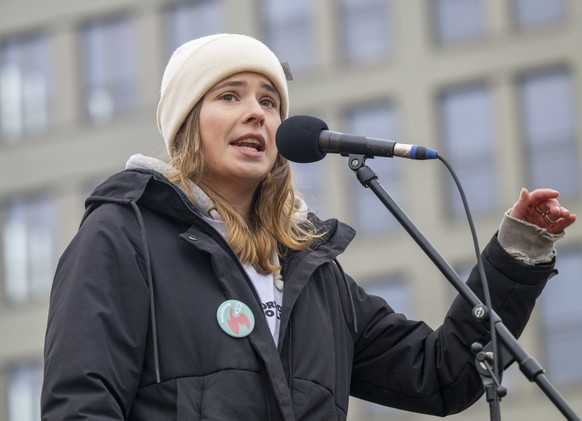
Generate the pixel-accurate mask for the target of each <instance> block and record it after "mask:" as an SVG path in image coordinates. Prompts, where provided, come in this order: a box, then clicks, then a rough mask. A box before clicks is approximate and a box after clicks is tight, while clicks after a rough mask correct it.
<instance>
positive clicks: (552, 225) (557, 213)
mask: <svg viewBox="0 0 582 421" xmlns="http://www.w3.org/2000/svg"><path fill="white" fill-rule="evenodd" d="M559 195H560V193H559V192H558V191H556V190H553V189H537V190H534V191H532V192H528V190H527V189H525V188H523V189H521V192H520V194H519V198H518V200H517V202H516V203H515V205H514V206H513V208H512V209H511V212H510V215H511V216H513V217H515V218H518V219H521V220H523V221H526V222H529V223H532V224H535V225H537V226H539V227H540V228H544V229H546V230H547V231H548V232H551V233H553V234H559V233H561V232H562V231H564V229H566V228H567V227H569V226H570V225H572V224H573V223H574V222H575V221H576V215H574V214H572V213H571V212H570V211H569V210H568V209H566V208H565V207H563V206H561V205H560V202H559V201H558V199H557V198H558V196H559Z"/></svg>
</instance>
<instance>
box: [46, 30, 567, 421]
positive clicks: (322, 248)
mask: <svg viewBox="0 0 582 421" xmlns="http://www.w3.org/2000/svg"><path fill="white" fill-rule="evenodd" d="M288 107H289V106H288V93H287V84H286V79H285V74H284V71H283V70H282V68H281V65H280V63H279V62H278V60H277V58H276V57H275V55H274V54H273V53H272V52H271V51H270V50H269V49H268V48H267V47H266V46H264V45H263V44H262V43H260V42H259V41H257V40H255V39H253V38H250V37H247V36H243V35H230V34H221V35H213V36H209V37H204V38H201V39H198V40H194V41H191V42H189V43H186V44H184V45H183V46H181V47H180V48H178V50H176V52H175V53H174V54H173V56H172V58H171V59H170V61H169V63H168V66H167V67H166V70H165V73H164V77H163V80H162V89H161V99H160V103H159V106H158V126H159V128H160V131H161V133H162V135H163V137H164V140H165V142H166V146H167V149H168V153H169V156H170V161H169V163H166V162H164V161H161V160H158V159H155V158H149V157H145V156H142V155H135V156H133V157H131V158H130V160H129V161H128V164H127V170H126V171H123V172H121V173H118V174H115V175H113V176H112V177H111V178H110V179H109V180H107V181H105V182H104V183H103V184H102V185H101V186H99V187H98V188H97V189H96V190H95V191H94V192H93V194H92V195H91V197H89V198H88V200H87V210H86V213H85V216H84V218H83V221H82V224H81V227H80V229H79V232H78V234H77V235H76V236H75V238H74V239H73V240H72V242H71V244H70V246H69V247H68V248H67V250H66V251H65V253H64V255H63V257H62V258H61V260H60V262H59V267H58V269H57V272H56V275H55V280H54V285H53V290H52V293H51V307H50V314H49V321H48V329H47V336H46V348H45V381H44V386H43V392H42V412H43V420H68V419H86V420H90V419H99V420H102V419H108V420H182V419H188V420H201V419H209V420H234V419H236V420H332V419H337V420H343V419H346V416H347V410H348V397H349V395H350V394H351V395H353V396H357V397H360V398H362V399H367V400H370V401H373V402H377V403H380V404H384V405H389V406H394V407H398V408H402V409H406V410H411V411H417V412H425V413H430V414H435V415H446V414H449V413H454V412H458V411H461V410H462V409H464V408H466V407H467V406H469V405H470V404H471V403H473V402H474V401H475V400H476V399H477V398H478V397H479V396H480V395H481V393H482V386H481V380H480V377H479V375H478V374H477V373H476V371H475V370H474V356H473V355H472V354H471V351H470V345H471V344H472V343H473V342H476V341H479V342H482V343H486V342H487V341H488V337H489V334H488V326H487V325H486V324H481V323H479V322H476V321H475V320H473V319H472V317H471V311H470V308H469V306H468V305H467V304H466V303H465V302H464V301H463V300H461V299H457V300H455V302H454V303H453V305H452V307H451V309H450V311H449V313H448V314H447V317H446V318H445V320H444V322H443V325H442V326H441V327H440V328H439V329H437V330H436V331H433V330H432V329H430V328H429V327H428V326H427V325H426V324H424V323H422V322H417V321H411V320H407V319H406V318H405V317H404V316H402V315H399V314H396V313H394V311H393V310H392V309H391V308H390V307H389V306H388V305H387V304H386V303H385V302H384V301H383V300H382V299H380V298H378V297H374V296H370V295H368V294H366V293H365V292H364V290H363V289H362V288H360V287H359V286H358V285H357V284H356V283H355V282H354V281H353V280H352V279H351V278H350V277H349V276H347V275H346V274H345V273H343V271H342V269H341V266H340V265H339V263H338V262H337V260H336V258H337V257H338V255H339V254H341V253H342V252H343V251H344V250H345V248H346V247H347V245H348V243H349V242H350V241H351V239H352V238H353V236H354V232H353V230H352V229H351V228H350V227H348V226H347V225H345V224H343V223H341V222H338V221H336V220H328V221H321V220H319V219H318V218H317V217H316V216H315V215H313V214H312V213H308V212H307V210H306V206H305V204H304V203H303V201H302V200H301V199H300V198H299V197H298V196H297V195H296V193H295V191H294V189H293V186H292V184H291V178H290V177H291V175H290V166H289V163H288V162H287V161H286V160H285V159H283V158H282V157H281V156H280V155H279V154H278V153H277V150H276V146H275V133H276V130H277V127H278V126H279V124H280V123H281V120H282V119H284V118H286V116H287V113H288ZM557 197H558V193H557V192H556V191H554V190H548V189H543V190H536V191H533V192H531V193H529V192H528V191H527V190H525V189H524V190H522V192H521V194H520V197H519V199H518V201H517V202H516V204H515V205H514V206H513V208H512V209H511V210H510V211H509V212H508V214H507V215H506V216H505V217H504V220H503V222H502V224H501V228H500V230H499V234H498V235H496V236H495V237H493V239H492V240H491V242H490V243H489V244H488V246H487V247H486V248H485V250H484V252H483V259H484V265H485V271H486V273H487V276H488V280H489V284H490V287H491V295H492V302H493V305H494V306H495V309H496V311H497V312H498V314H499V315H500V316H501V317H502V318H503V320H504V322H505V324H506V326H507V327H508V328H509V329H510V330H511V331H512V332H513V334H515V335H519V334H520V333H521V331H522V330H523V328H524V326H525V324H526V322H527V319H528V317H529V314H530V312H531V310H532V308H533V305H534V301H535V299H536V298H537V296H538V295H539V294H540V293H541V291H542V289H543V287H544V285H545V282H546V280H547V279H548V278H549V277H550V276H551V275H552V274H554V273H555V271H554V269H553V267H554V255H555V250H554V242H555V241H556V240H557V239H558V238H560V237H561V236H562V235H563V231H564V229H565V228H566V227H568V226H569V225H571V224H572V223H573V222H574V221H575V216H574V215H573V214H571V213H570V212H569V211H568V210H566V209H565V208H563V207H561V206H560V204H559V202H558V201H557ZM468 283H469V285H470V286H471V288H473V290H475V292H476V294H477V295H479V296H481V285H480V281H479V279H477V276H476V274H472V275H471V277H470V278H469V280H468Z"/></svg>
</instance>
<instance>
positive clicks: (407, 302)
mask: <svg viewBox="0 0 582 421" xmlns="http://www.w3.org/2000/svg"><path fill="white" fill-rule="evenodd" d="M363 287H364V289H365V290H366V292H367V293H368V294H373V295H377V296H379V297H382V298H384V300H386V302H387V303H388V304H389V305H390V307H392V309H393V310H394V311H395V312H397V313H402V314H404V315H408V314H410V312H411V311H412V304H411V299H410V288H409V286H408V283H407V282H406V281H405V280H404V279H402V278H399V277H392V278H389V279H385V278H384V279H376V280H371V281H369V282H366V283H364V284H363ZM363 404H364V408H365V410H366V412H367V413H368V414H369V415H370V416H371V417H372V418H374V419H376V418H377V417H396V416H397V415H401V414H406V412H405V411H401V410H399V409H395V408H390V407H386V406H382V405H378V404H375V403H371V402H366V401H364V402H363Z"/></svg>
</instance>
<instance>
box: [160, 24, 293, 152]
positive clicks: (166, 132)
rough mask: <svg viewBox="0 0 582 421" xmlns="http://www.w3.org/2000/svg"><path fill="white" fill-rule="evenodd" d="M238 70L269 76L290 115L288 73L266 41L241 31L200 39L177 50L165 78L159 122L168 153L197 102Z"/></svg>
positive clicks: (282, 111) (167, 67)
mask: <svg viewBox="0 0 582 421" xmlns="http://www.w3.org/2000/svg"><path fill="white" fill-rule="evenodd" d="M239 72H255V73H260V74H262V75H264V76H266V77H267V78H268V79H269V80H270V81H271V83H272V84H273V85H274V87H275V88H276V89H277V91H278V92H279V95H280V96H281V116H282V118H283V119H285V118H287V115H288V112H289V94H288V91H287V79H286V77H285V72H284V70H283V67H282V65H281V63H280V62H279V60H278V59H277V57H276V56H275V54H274V53H273V52H272V51H271V50H270V49H269V48H268V47H267V46H266V45H265V44H263V43H262V42H260V41H258V40H256V39H255V38H252V37H250V36H247V35H238V34H217V35H209V36H206V37H202V38H198V39H195V40H192V41H189V42H186V43H185V44H182V45H181V46H180V47H178V48H177V49H176V51H174V53H173V54H172V57H171V58H170V61H169V62H168V65H167V66H166V70H165V71H164V76H163V78H162V87H161V95H160V102H159V104H158V111H157V122H158V129H159V130H160V133H161V134H162V136H163V137H164V141H165V142H166V149H167V150H168V153H169V152H170V151H171V149H172V147H173V145H174V141H175V138H176V134H177V133H178V130H179V129H180V127H181V126H182V124H183V123H184V120H185V119H186V117H187V116H188V114H189V113H190V111H192V108H194V106H195V105H196V103H197V102H198V101H199V100H200V99H202V97H203V96H204V95H205V94H206V92H208V90H210V89H211V88H212V87H213V86H214V85H216V84H217V83H218V82H220V81H221V80H223V79H226V78H227V77H230V76H232V75H234V74H236V73H239Z"/></svg>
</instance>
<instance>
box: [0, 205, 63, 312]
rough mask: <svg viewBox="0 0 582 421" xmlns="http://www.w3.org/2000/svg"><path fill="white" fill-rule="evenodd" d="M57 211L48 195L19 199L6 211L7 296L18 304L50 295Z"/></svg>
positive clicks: (5, 209)
mask: <svg viewBox="0 0 582 421" xmlns="http://www.w3.org/2000/svg"><path fill="white" fill-rule="evenodd" d="M55 220H56V209H55V203H54V201H53V200H52V199H50V198H49V197H48V196H45V195H38V196H35V197H26V198H17V199H13V200H11V201H9V202H8V203H7V205H6V206H5V208H4V223H3V232H2V237H3V238H2V252H3V267H4V294H5V296H6V298H7V299H8V300H10V301H12V302H15V303H22V302H25V301H29V300H33V299H43V298H45V297H47V296H48V293H49V290H50V286H51V282H52V277H53V272H54V267H55V261H56V252H55V243H56V241H55V237H56V232H57V227H56V226H55V225H56V224H55Z"/></svg>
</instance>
